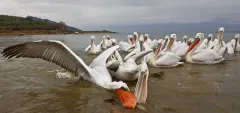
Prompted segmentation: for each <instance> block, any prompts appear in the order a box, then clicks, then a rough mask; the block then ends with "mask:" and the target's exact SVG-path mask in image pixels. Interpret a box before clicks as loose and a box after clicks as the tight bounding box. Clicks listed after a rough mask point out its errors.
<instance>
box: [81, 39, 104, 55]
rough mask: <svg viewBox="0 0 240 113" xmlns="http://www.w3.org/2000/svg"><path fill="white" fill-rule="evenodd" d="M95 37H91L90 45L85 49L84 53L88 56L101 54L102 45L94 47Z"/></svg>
mask: <svg viewBox="0 0 240 113" xmlns="http://www.w3.org/2000/svg"><path fill="white" fill-rule="evenodd" d="M94 39H95V36H91V44H90V45H89V46H88V47H87V48H86V49H85V51H86V52H87V51H88V53H89V54H98V53H100V52H102V45H103V43H100V44H99V45H97V46H96V45H95V43H94Z"/></svg>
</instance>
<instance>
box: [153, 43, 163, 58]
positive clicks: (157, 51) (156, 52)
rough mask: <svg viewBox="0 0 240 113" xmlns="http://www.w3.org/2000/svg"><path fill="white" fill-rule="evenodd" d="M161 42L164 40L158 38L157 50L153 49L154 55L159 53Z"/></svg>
mask: <svg viewBox="0 0 240 113" xmlns="http://www.w3.org/2000/svg"><path fill="white" fill-rule="evenodd" d="M163 42H164V40H163V39H159V40H158V46H157V50H156V51H155V56H157V55H158V54H159V53H160V51H161V48H162V45H163Z"/></svg>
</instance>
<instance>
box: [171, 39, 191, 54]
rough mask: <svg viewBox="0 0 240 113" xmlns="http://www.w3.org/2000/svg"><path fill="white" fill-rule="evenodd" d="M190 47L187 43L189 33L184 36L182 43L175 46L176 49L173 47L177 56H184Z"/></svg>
mask: <svg viewBox="0 0 240 113" xmlns="http://www.w3.org/2000/svg"><path fill="white" fill-rule="evenodd" d="M187 49H188V45H187V35H184V36H183V42H182V43H180V44H177V46H175V49H173V51H172V52H174V53H175V54H176V55H177V56H179V57H181V58H183V56H184V54H185V52H186V51H187Z"/></svg>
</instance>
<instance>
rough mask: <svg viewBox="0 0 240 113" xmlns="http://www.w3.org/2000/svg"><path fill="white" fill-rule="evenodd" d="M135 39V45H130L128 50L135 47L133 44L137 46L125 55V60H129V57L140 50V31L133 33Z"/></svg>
mask: <svg viewBox="0 0 240 113" xmlns="http://www.w3.org/2000/svg"><path fill="white" fill-rule="evenodd" d="M133 40H134V45H132V46H131V47H129V48H128V49H127V51H128V50H129V49H131V48H133V46H134V47H135V49H134V50H133V51H131V52H130V53H129V54H128V55H127V56H125V58H124V60H125V61H127V59H128V58H130V57H131V56H133V55H135V54H137V53H139V52H140V45H139V38H138V33H137V32H134V33H133Z"/></svg>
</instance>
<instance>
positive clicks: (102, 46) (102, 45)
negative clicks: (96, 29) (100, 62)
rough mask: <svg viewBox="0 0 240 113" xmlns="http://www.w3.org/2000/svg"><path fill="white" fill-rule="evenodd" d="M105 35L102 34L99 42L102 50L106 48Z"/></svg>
mask: <svg viewBox="0 0 240 113" xmlns="http://www.w3.org/2000/svg"><path fill="white" fill-rule="evenodd" d="M105 41H106V36H103V38H102V41H101V43H100V45H101V49H103V50H105V49H107V46H106V42H105Z"/></svg>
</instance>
